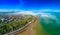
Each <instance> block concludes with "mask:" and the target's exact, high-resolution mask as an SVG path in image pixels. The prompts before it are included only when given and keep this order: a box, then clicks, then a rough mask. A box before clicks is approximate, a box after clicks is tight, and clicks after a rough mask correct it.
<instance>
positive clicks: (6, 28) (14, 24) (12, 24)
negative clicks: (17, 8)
mask: <svg viewBox="0 0 60 35" xmlns="http://www.w3.org/2000/svg"><path fill="white" fill-rule="evenodd" d="M26 16H27V15H25V16H24V19H21V18H20V19H17V20H18V21H15V19H14V18H16V17H13V19H12V20H11V19H10V20H11V21H3V22H2V21H1V19H0V35H3V34H6V33H9V32H12V31H15V30H17V29H20V28H22V27H24V26H25V25H26V24H27V23H28V22H30V21H31V20H32V19H33V16H31V15H29V16H30V17H26ZM25 17H26V18H25ZM22 18H23V17H22Z"/></svg>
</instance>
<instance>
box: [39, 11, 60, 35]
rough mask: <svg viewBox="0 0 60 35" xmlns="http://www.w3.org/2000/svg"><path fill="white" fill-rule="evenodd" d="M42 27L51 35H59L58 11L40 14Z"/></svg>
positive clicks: (59, 18) (59, 21)
mask: <svg viewBox="0 0 60 35" xmlns="http://www.w3.org/2000/svg"><path fill="white" fill-rule="evenodd" d="M40 23H41V25H42V27H43V29H44V30H45V31H46V32H48V33H49V34H51V35H60V13H57V12H54V13H50V14H47V13H44V14H40Z"/></svg>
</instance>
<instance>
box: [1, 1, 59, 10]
mask: <svg viewBox="0 0 60 35" xmlns="http://www.w3.org/2000/svg"><path fill="white" fill-rule="evenodd" d="M0 10H25V11H35V10H38V11H39V10H44V11H46V10H56V11H57V10H58V11H60V0H0Z"/></svg>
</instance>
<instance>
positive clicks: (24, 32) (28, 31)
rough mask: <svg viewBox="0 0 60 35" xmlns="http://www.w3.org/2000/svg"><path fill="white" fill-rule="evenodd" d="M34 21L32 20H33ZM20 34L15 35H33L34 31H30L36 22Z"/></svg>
mask: <svg viewBox="0 0 60 35" xmlns="http://www.w3.org/2000/svg"><path fill="white" fill-rule="evenodd" d="M33 21H34V20H33ZM33 21H32V23H31V24H30V25H29V26H28V27H27V28H26V29H25V30H24V31H22V32H20V33H17V34H15V35H35V33H34V31H33V30H32V28H33V26H34V23H36V20H35V21H34V22H33Z"/></svg>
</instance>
